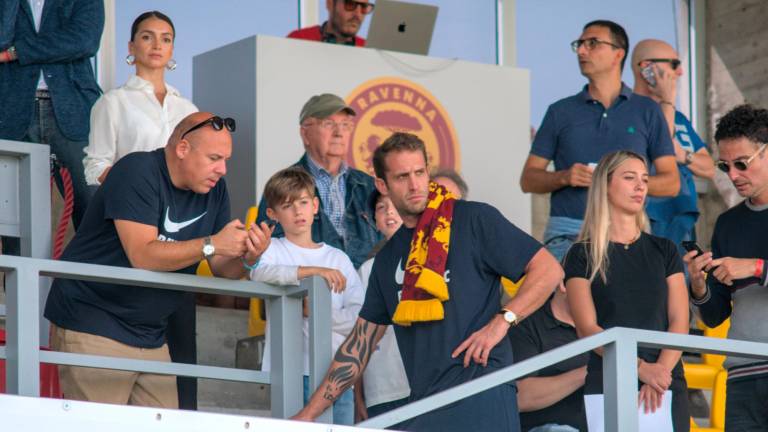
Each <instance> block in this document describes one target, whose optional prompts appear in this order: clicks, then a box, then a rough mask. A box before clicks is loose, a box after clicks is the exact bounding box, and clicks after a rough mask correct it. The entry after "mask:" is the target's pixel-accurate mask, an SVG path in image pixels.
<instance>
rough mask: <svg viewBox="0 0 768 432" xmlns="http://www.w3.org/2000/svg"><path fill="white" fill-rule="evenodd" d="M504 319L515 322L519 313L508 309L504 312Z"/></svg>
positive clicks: (511, 322)
mask: <svg viewBox="0 0 768 432" xmlns="http://www.w3.org/2000/svg"><path fill="white" fill-rule="evenodd" d="M504 321H506V322H508V323H510V324H514V323H515V322H516V321H517V315H515V313H514V312H510V311H506V312H504Z"/></svg>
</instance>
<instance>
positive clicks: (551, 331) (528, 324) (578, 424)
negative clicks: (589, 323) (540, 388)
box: [509, 298, 589, 431]
mask: <svg viewBox="0 0 768 432" xmlns="http://www.w3.org/2000/svg"><path fill="white" fill-rule="evenodd" d="M576 339H578V336H577V335H576V329H575V328H573V326H571V325H570V324H567V323H564V322H562V321H560V320H558V319H557V318H555V315H554V314H553V313H552V299H551V298H550V299H549V300H547V302H546V303H544V305H543V306H542V307H541V308H539V309H538V310H537V311H536V312H534V313H533V314H532V315H531V316H529V317H528V318H526V319H525V320H523V321H522V322H521V323H520V325H518V326H517V327H515V328H513V329H511V330H510V332H509V340H510V341H511V342H512V351H513V352H514V355H515V362H520V361H523V360H527V359H529V358H531V357H534V356H537V355H539V354H542V353H545V352H547V351H550V350H553V349H555V348H559V347H561V346H563V345H566V344H568V343H571V342H573V341H575V340H576ZM588 360H589V353H583V354H581V355H579V356H576V357H571V358H569V359H567V360H563V361H562V362H560V363H557V364H554V365H552V366H547V367H546V368H544V369H541V370H539V371H537V372H534V373H533V374H531V375H528V377H551V376H556V375H560V374H563V373H565V372H568V371H572V370H574V369H577V368H580V367H582V366H585V365H586V364H587V361H588ZM548 423H555V424H559V425H568V426H571V427H574V428H576V429H578V430H580V431H585V430H587V419H586V417H585V414H584V389H583V388H579V389H577V390H576V391H574V392H573V393H571V394H570V395H568V396H566V397H564V398H563V399H562V400H560V401H559V402H557V403H555V404H552V405H550V406H548V407H546V408H542V409H540V410H536V411H530V412H524V413H520V425H521V426H522V430H523V431H528V430H530V429H532V428H534V427H536V426H542V425H545V424H548Z"/></svg>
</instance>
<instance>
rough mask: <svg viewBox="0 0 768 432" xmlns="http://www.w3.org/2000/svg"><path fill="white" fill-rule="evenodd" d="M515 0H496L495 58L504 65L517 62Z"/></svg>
mask: <svg viewBox="0 0 768 432" xmlns="http://www.w3.org/2000/svg"><path fill="white" fill-rule="evenodd" d="M516 1H517V0H496V31H497V35H496V37H497V42H496V58H497V59H498V63H499V64H500V65H504V66H515V65H516V64H517V45H516V42H515V36H516V25H515V24H516V23H515V21H516V19H517V14H516V13H515V12H516V8H515V3H516Z"/></svg>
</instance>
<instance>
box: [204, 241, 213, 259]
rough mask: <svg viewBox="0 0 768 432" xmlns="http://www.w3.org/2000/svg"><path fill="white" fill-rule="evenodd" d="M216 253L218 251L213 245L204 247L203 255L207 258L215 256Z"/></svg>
mask: <svg viewBox="0 0 768 432" xmlns="http://www.w3.org/2000/svg"><path fill="white" fill-rule="evenodd" d="M214 251H216V249H215V248H214V247H213V245H212V244H207V245H205V246H203V255H205V256H207V257H208V256H211V255H213V252H214Z"/></svg>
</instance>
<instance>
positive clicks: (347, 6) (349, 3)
mask: <svg viewBox="0 0 768 432" xmlns="http://www.w3.org/2000/svg"><path fill="white" fill-rule="evenodd" d="M343 2H344V10H345V11H347V12H354V11H355V9H358V8H360V12H362V13H363V15H368V14H369V13H371V12H373V8H374V7H376V5H374V4H373V3H366V2H361V1H355V0H343Z"/></svg>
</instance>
